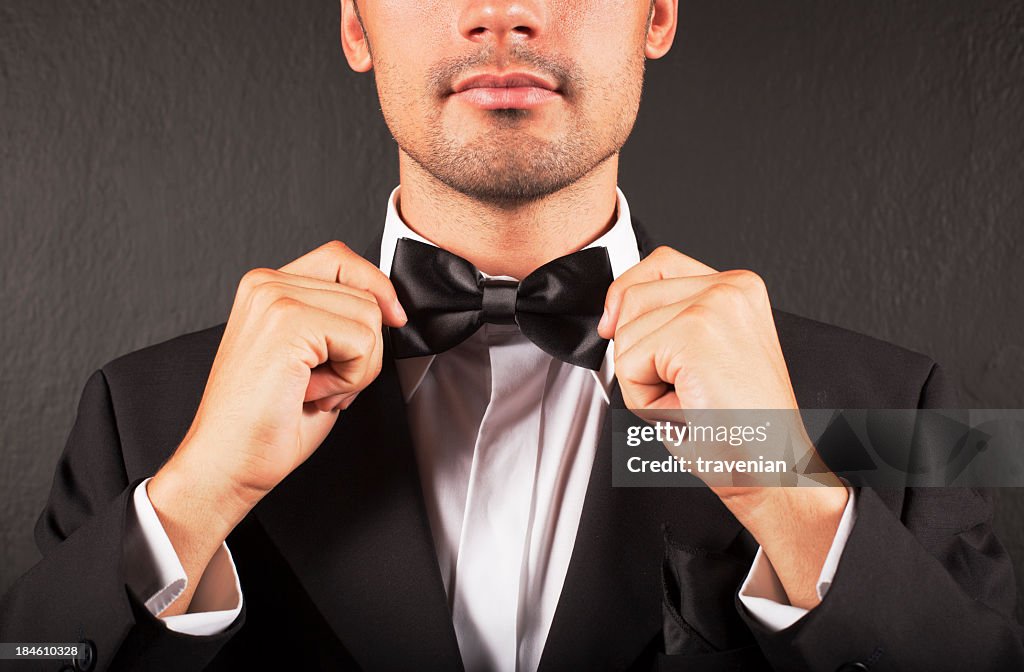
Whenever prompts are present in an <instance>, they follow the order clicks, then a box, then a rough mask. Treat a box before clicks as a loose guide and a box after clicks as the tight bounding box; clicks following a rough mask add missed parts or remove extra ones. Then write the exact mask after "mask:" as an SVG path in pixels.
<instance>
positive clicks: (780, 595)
mask: <svg viewBox="0 0 1024 672" xmlns="http://www.w3.org/2000/svg"><path fill="white" fill-rule="evenodd" d="M846 491H847V492H848V493H850V496H849V498H847V500H846V508H845V509H843V517H842V518H840V519H839V527H837V528H836V536H835V537H834V538H833V539H832V546H831V547H830V548H829V549H828V554H827V555H826V556H825V563H824V564H823V565H822V566H821V573H820V574H819V575H818V584H817V591H818V599H819V600H823V599H825V594H826V593H827V592H828V589H829V586H831V585H832V579H833V578H834V577H835V575H836V567H837V566H838V565H839V558H840V557H841V556H842V555H843V549H844V548H846V541H847V539H849V538H850V531H851V530H853V524H854V522H856V520H857V512H856V510H855V509H854V499H855V497H856V494H855V493H854V490H853V488H851V487H849V486H847V488H846ZM739 598H740V602H742V603H743V606H744V607H746V609H747V611H749V612H750V615H751V616H753V618H754V620H756V621H757V622H758V623H760V624H761V625H762V626H764V627H765V628H768V629H769V630H773V631H775V632H779V631H781V630H785V629H786V628H788V627H789V626H791V625H793V624H794V623H796V622H797V621H798V620H800V619H801V618H802V617H803V616H804V615H806V614H807V612H808V610H807V609H803V608H801V607H794V606H793V605H792V604H790V603H789V598H788V597H786V591H785V589H784V588H783V587H782V582H781V581H779V577H778V575H777V574H776V573H775V568H774V567H772V563H771V561H770V560H769V559H768V556H766V555H765V554H764V550H763V549H762V548H760V547H758V549H757V554H756V555H755V556H754V563H753V565H751V567H750V571H749V572H748V573H747V578H746V579H744V580H743V585H742V586H740V592H739Z"/></svg>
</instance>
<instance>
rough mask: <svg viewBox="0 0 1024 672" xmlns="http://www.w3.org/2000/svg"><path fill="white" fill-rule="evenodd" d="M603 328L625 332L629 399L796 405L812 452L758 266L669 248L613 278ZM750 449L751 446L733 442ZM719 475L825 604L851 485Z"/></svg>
mask: <svg viewBox="0 0 1024 672" xmlns="http://www.w3.org/2000/svg"><path fill="white" fill-rule="evenodd" d="M598 332H599V333H600V334H601V336H603V337H604V338H612V339H614V340H615V375H616V377H617V378H618V381H619V386H620V388H621V390H622V398H623V401H625V403H626V406H627V407H628V408H630V409H632V410H634V412H637V413H638V415H641V417H645V416H649V413H647V414H645V413H644V411H648V412H651V411H655V412H656V411H659V410H668V409H683V410H686V411H700V410H703V409H712V410H725V409H778V410H782V411H793V413H792V417H793V419H794V420H793V423H792V424H793V426H792V427H789V428H788V430H785V431H782V432H779V433H780V434H781V435H783V436H786V435H787V434H788V435H789V436H791V437H793V438H795V440H796V441H797V442H798V443H800V444H801V445H800V446H797V450H796V454H797V455H800V454H802V453H809V452H811V451H813V446H812V445H811V444H810V440H809V439H808V438H807V436H806V432H805V430H804V428H803V424H802V422H800V420H799V413H798V412H797V411H798V407H797V403H796V396H795V395H794V393H793V386H792V384H791V382H790V379H789V371H788V369H787V367H786V361H785V359H784V358H783V356H782V348H781V347H780V345H779V338H778V334H777V332H776V330H775V322H774V320H773V318H772V311H771V303H770V302H769V300H768V292H767V290H766V289H765V285H764V282H763V281H762V280H761V278H760V277H758V276H757V275H756V274H754V273H752V272H750V271H726V272H721V273H719V272H717V271H715V269H713V268H711V267H709V266H706V265H704V264H702V263H700V262H699V261H697V260H695V259H692V258H690V257H688V256H686V255H685V254H682V253H680V252H677V251H676V250H673V249H671V248H669V247H659V248H658V249H656V250H655V251H654V252H652V253H651V254H650V255H649V256H648V257H647V258H645V259H644V260H643V261H641V262H640V263H639V264H637V265H636V266H634V267H633V268H631V269H629V270H628V271H626V272H625V273H623V274H622V275H621V276H620V277H619V278H617V279H616V280H615V282H613V283H612V285H611V287H609V289H608V295H607V298H606V301H605V313H604V316H603V317H602V319H601V323H600V325H599V326H598ZM773 433H775V432H773ZM744 448H747V450H748V451H749V450H750V448H749V447H742V446H741V447H739V448H734V449H733V450H734V451H735V452H741V453H742V452H743V451H744ZM730 457H732V458H735V457H740V458H741V459H742V457H744V456H743V455H736V454H733V455H730ZM695 475H696V476H701V475H700V474H695ZM705 478H707V477H705ZM832 478H833V479H834V480H833V482H834V484H837V485H838V484H839V481H838V479H835V477H834V476H833V477H832ZM708 485H709V486H711V488H712V490H713V491H714V492H715V493H716V494H717V495H718V496H719V497H720V498H721V499H722V501H723V503H725V505H726V506H727V507H728V508H729V509H730V511H732V513H733V514H734V515H735V516H736V517H737V519H739V521H740V522H741V523H743V525H744V526H745V527H746V528H747V529H748V530H749V531H750V533H751V534H752V535H753V536H754V537H755V538H756V539H757V540H758V542H759V543H760V544H761V546H762V547H763V548H764V550H765V553H766V554H767V555H768V557H769V559H770V560H771V561H772V564H773V566H774V567H775V570H776V572H777V573H778V575H779V578H780V579H781V581H782V584H783V586H784V587H785V589H786V592H787V594H788V595H789V597H790V600H791V602H792V603H793V604H794V605H797V606H803V607H805V608H810V607H813V606H814V605H816V604H817V603H818V598H817V595H816V587H815V583H816V580H817V576H818V573H819V572H820V569H821V566H822V564H823V563H824V559H825V555H826V554H827V553H828V549H829V547H830V546H831V540H832V538H833V536H834V534H835V530H836V527H837V526H838V524H839V519H840V517H841V516H842V511H843V508H844V507H845V505H846V500H847V492H846V490H845V488H831V487H807V488H801V489H798V490H797V489H790V488H779V487H775V488H767V487H766V488H757V487H730V486H729V485H725V486H723V485H722V484H716V483H714V482H709V483H708Z"/></svg>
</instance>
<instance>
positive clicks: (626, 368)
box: [615, 311, 685, 409]
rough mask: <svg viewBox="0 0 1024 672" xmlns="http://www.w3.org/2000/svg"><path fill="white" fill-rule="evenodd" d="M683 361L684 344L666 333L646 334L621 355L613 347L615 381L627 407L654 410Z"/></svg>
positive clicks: (672, 384) (675, 377)
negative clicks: (620, 389)
mask: <svg viewBox="0 0 1024 672" xmlns="http://www.w3.org/2000/svg"><path fill="white" fill-rule="evenodd" d="M684 312H685V311H684ZM673 319H679V315H677V316H675V317H674V318H673ZM683 360H684V341H683V340H682V339H680V338H679V335H678V334H677V333H671V331H670V330H668V329H658V330H656V331H652V332H649V333H647V334H646V335H645V336H643V337H642V338H640V339H639V340H638V341H637V342H636V343H634V344H633V345H632V346H631V347H629V348H626V349H623V350H621V351H620V349H619V347H618V345H616V348H615V377H616V378H617V379H618V381H619V384H620V386H621V388H622V394H623V399H624V400H625V401H627V402H628V407H629V408H635V409H643V408H656V407H658V406H659V404H658V400H659V399H662V398H663V397H665V396H666V395H668V394H669V393H670V392H671V391H672V390H673V389H674V386H675V381H676V379H677V378H678V377H679V375H680V372H681V370H682V363H683Z"/></svg>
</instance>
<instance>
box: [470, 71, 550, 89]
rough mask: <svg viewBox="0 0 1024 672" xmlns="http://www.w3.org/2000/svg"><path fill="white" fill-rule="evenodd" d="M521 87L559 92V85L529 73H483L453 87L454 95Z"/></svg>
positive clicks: (471, 76)
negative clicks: (479, 90)
mask: <svg viewBox="0 0 1024 672" xmlns="http://www.w3.org/2000/svg"><path fill="white" fill-rule="evenodd" d="M519 86H535V87H538V88H541V89H548V90H549V91H557V90H558V87H557V85H556V84H555V83H554V82H552V81H551V80H550V79H548V78H546V77H543V76H541V75H535V74H533V73H529V72H504V73H501V74H495V73H483V74H477V75H470V76H467V77H463V78H462V79H459V80H458V81H456V82H455V86H453V87H452V91H453V92H454V93H459V92H460V91H465V90H467V89H482V88H495V89H505V88H512V87H519Z"/></svg>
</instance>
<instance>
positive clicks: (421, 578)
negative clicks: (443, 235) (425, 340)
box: [255, 237, 462, 670]
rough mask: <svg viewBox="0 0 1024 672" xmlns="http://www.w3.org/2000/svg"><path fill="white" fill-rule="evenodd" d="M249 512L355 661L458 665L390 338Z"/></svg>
mask: <svg viewBox="0 0 1024 672" xmlns="http://www.w3.org/2000/svg"><path fill="white" fill-rule="evenodd" d="M379 250H380V238H379V237H378V238H377V239H376V242H375V244H373V245H371V247H370V248H369V249H368V250H367V252H366V253H365V254H364V255H363V256H364V257H366V258H367V259H370V260H371V261H374V262H375V263H376V258H377V257H378V256H379ZM255 513H256V517H257V518H258V519H259V521H260V523H261V524H262V526H263V528H264V529H265V530H266V531H267V533H268V535H270V537H271V538H272V539H273V540H274V542H275V544H276V545H277V546H278V549H279V550H280V552H281V553H282V555H283V556H284V557H285V558H286V559H287V560H288V562H289V564H290V565H291V567H292V569H293V570H294V571H295V574H296V575H297V576H298V578H299V580H300V581H301V582H302V584H303V585H304V586H305V588H306V590H307V591H308V593H309V595H310V597H311V598H312V600H313V601H314V602H315V603H316V605H317V607H318V608H319V609H320V612H321V613H322V614H323V616H324V617H325V619H326V620H327V621H328V623H329V624H330V625H331V627H332V628H333V629H334V631H335V632H336V633H337V634H338V636H339V638H340V639H341V641H342V642H343V643H344V645H345V647H346V648H347V649H348V650H349V651H350V653H351V654H352V655H353V657H354V658H355V659H356V661H357V662H359V663H360V665H361V666H363V667H365V668H372V669H409V668H410V667H411V666H414V665H415V664H418V663H422V662H424V661H430V667H431V669H438V670H461V669H462V660H461V658H460V656H459V650H458V642H457V640H456V637H455V631H454V628H453V627H452V619H451V613H450V611H449V609H448V601H447V598H446V595H445V591H444V584H443V582H442V580H441V573H440V570H439V568H438V565H437V556H436V554H435V551H434V545H433V539H432V537H431V532H430V522H429V519H428V517H427V513H426V508H425V505H424V500H423V494H422V490H421V486H420V482H419V473H418V469H417V464H416V458H415V453H414V451H413V445H412V439H411V435H410V431H409V427H408V423H407V419H406V414H405V402H404V400H403V398H402V393H401V387H400V384H399V381H398V375H397V370H396V368H395V363H394V359H393V357H392V356H391V353H390V349H389V346H388V345H387V339H385V352H384V361H383V368H382V370H381V373H380V375H379V376H378V377H377V379H376V380H375V381H374V382H373V383H371V384H370V385H369V386H368V387H367V388H366V389H365V390H363V392H362V393H360V395H359V396H358V397H357V398H356V400H355V402H353V404H352V405H351V406H350V407H349V408H348V409H347V410H345V411H344V412H343V413H342V414H341V417H339V419H338V422H337V424H336V425H335V427H334V429H333V430H332V431H331V433H330V434H329V435H328V436H327V438H326V439H325V440H324V443H323V444H322V445H321V446H320V448H318V449H317V451H316V452H315V453H313V455H312V456H311V457H310V458H309V460H307V461H306V462H305V463H304V464H303V465H302V466H300V467H299V468H298V469H297V470H296V471H295V472H293V473H292V474H291V475H290V476H289V477H288V478H287V479H285V480H284V481H283V482H282V483H281V484H280V485H279V486H278V487H277V488H275V489H274V490H273V492H271V493H270V494H269V495H268V496H267V497H266V498H265V499H264V500H263V501H262V502H261V503H260V504H259V505H258V506H257V508H256V509H255Z"/></svg>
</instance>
